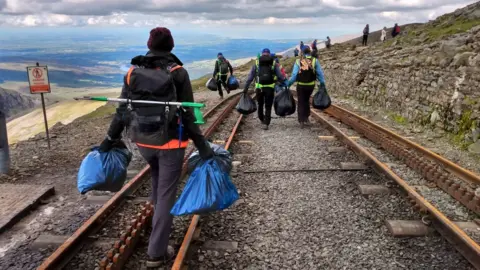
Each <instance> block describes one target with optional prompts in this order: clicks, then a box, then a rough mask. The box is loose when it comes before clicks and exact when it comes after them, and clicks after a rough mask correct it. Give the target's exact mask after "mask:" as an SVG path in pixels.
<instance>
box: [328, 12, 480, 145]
mask: <svg viewBox="0 0 480 270" xmlns="http://www.w3.org/2000/svg"><path fill="white" fill-rule="evenodd" d="M404 30H406V31H407V33H406V34H404V35H402V36H401V37H399V38H397V39H394V40H390V41H387V42H386V43H378V44H376V45H374V46H369V47H358V46H356V45H352V44H343V45H338V46H337V45H335V46H333V49H332V50H329V51H322V52H321V54H320V61H321V63H322V66H323V68H324V69H325V76H326V78H327V87H328V89H329V90H330V91H329V92H330V93H331V94H332V95H334V96H335V95H338V96H342V97H354V98H356V99H358V100H361V101H362V102H363V103H364V104H365V105H367V106H376V107H381V108H383V109H386V110H387V111H390V112H392V113H395V114H396V115H398V116H399V117H402V119H404V118H405V119H408V120H409V121H412V122H417V123H420V124H422V125H429V126H431V127H437V128H441V129H444V130H446V131H449V132H451V133H452V134H454V135H455V139H456V140H457V141H458V142H459V143H461V144H464V145H468V144H472V143H474V142H477V141H478V140H479V139H480V3H476V4H473V5H470V6H468V7H466V8H464V9H460V10H457V11H455V12H454V13H452V14H448V15H444V16H442V17H439V18H438V19H437V20H435V21H431V22H429V23H427V24H424V25H421V26H419V25H413V26H411V27H410V28H407V29H404Z"/></svg>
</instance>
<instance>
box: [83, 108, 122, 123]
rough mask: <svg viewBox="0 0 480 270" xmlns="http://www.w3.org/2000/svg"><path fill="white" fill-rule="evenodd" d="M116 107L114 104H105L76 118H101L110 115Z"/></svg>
mask: <svg viewBox="0 0 480 270" xmlns="http://www.w3.org/2000/svg"><path fill="white" fill-rule="evenodd" d="M116 109H117V106H115V105H114V104H105V105H104V106H101V107H99V108H97V109H96V110H95V111H93V112H91V113H89V114H86V115H84V116H82V117H80V118H78V120H80V121H83V120H91V119H95V118H101V117H104V116H107V115H112V114H114V113H115V111H116Z"/></svg>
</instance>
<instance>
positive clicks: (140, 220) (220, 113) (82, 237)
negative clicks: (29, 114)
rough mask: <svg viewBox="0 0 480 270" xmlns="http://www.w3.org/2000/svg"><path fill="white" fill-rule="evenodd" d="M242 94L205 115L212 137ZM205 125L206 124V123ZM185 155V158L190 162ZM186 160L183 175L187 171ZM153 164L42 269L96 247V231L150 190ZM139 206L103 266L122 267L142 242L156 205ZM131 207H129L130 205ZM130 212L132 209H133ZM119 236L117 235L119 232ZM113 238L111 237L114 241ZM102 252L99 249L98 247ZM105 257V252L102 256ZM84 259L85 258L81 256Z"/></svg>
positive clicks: (62, 263) (56, 266) (63, 263)
mask: <svg viewBox="0 0 480 270" xmlns="http://www.w3.org/2000/svg"><path fill="white" fill-rule="evenodd" d="M239 94H240V93H237V94H235V95H231V96H229V97H228V98H226V99H224V100H223V101H221V102H220V103H218V104H217V105H216V106H215V107H213V108H212V109H211V110H210V111H208V112H206V113H205V115H204V117H205V118H206V119H214V121H213V122H212V123H211V124H210V125H208V124H207V125H206V126H208V128H206V130H203V131H204V135H205V137H206V138H209V137H210V136H211V135H212V134H213V133H214V132H215V130H216V129H217V128H218V126H219V125H220V124H221V123H222V121H223V120H224V119H225V117H226V116H227V115H228V114H229V113H230V112H231V111H232V110H233V109H234V107H235V105H236V104H237V103H238V99H239ZM202 128H203V127H202ZM192 152H193V147H192V146H190V147H189V148H187V155H186V158H187V157H188V156H189V155H190V154H191V153H192ZM186 158H185V162H186ZM185 165H186V163H185V164H184V170H183V172H182V175H183V176H184V175H185V173H186V166H185ZM148 179H149V166H148V165H147V166H146V167H144V168H143V169H142V170H141V171H140V172H139V173H138V174H137V175H136V176H135V177H134V178H133V179H131V180H130V181H128V183H127V184H125V186H124V187H123V188H122V190H120V191H119V192H117V193H116V194H115V195H114V196H113V197H112V198H111V199H109V200H108V201H107V202H106V203H105V204H104V205H103V206H102V207H101V208H100V209H99V210H98V211H97V212H96V213H95V214H94V215H93V216H92V217H91V218H90V219H88V220H87V221H86V222H85V223H84V224H83V225H82V226H81V227H80V228H79V229H78V230H77V231H75V233H73V235H72V236H71V237H69V238H68V239H67V240H66V241H65V242H64V243H63V244H62V245H61V246H60V247H59V248H57V249H56V250H55V252H54V253H52V254H51V255H50V256H49V257H48V258H47V259H46V260H45V261H44V262H43V263H42V264H41V265H40V266H39V268H38V269H61V268H63V267H66V266H67V265H68V264H69V262H70V261H71V260H73V259H74V258H75V256H77V255H78V253H80V252H81V250H82V248H85V245H87V247H86V248H87V249H88V248H92V246H93V247H94V245H92V242H95V241H96V239H95V237H93V238H92V236H93V235H95V234H97V233H98V232H99V231H100V230H101V229H102V228H104V226H105V224H106V223H107V222H108V221H109V219H111V218H112V215H114V214H115V213H116V212H117V211H118V210H119V209H120V208H121V207H122V206H123V205H124V204H125V202H126V201H127V199H132V197H135V193H136V192H137V191H139V190H141V189H142V186H147V187H146V188H145V189H147V191H146V192H145V191H143V192H142V193H149V192H148V189H149V188H148V183H149V181H148ZM135 205H136V206H137V208H138V209H137V210H133V212H134V214H133V215H132V216H128V217H126V218H130V217H131V220H130V224H129V225H128V226H127V227H126V228H119V229H120V231H121V234H120V237H119V239H118V240H115V241H114V243H113V246H112V248H111V249H108V251H107V252H106V254H105V255H106V256H105V257H104V258H103V259H102V260H101V262H100V267H101V268H102V269H120V268H122V267H123V265H124V264H125V262H126V259H127V258H128V256H129V255H130V254H131V253H132V250H133V248H134V247H135V245H136V244H137V242H138V239H139V237H140V232H142V231H143V230H144V229H145V228H146V227H147V224H148V223H149V222H148V221H149V220H150V219H151V216H152V214H153V211H152V210H153V209H152V205H151V204H150V203H149V202H148V201H143V202H142V201H141V203H140V206H138V205H137V204H135ZM126 208H127V209H128V207H126ZM129 212H132V210H130V211H129ZM115 236H116V235H115ZM111 240H112V239H110V241H111ZM97 252H98V251H97ZM102 257H103V256H102ZM80 260H82V258H80Z"/></svg>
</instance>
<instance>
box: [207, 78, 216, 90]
mask: <svg viewBox="0 0 480 270" xmlns="http://www.w3.org/2000/svg"><path fill="white" fill-rule="evenodd" d="M206 86H207V88H208V89H209V90H212V91H217V90H218V87H217V82H216V81H215V79H214V78H211V79H210V80H208V82H207V85H206Z"/></svg>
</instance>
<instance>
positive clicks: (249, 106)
mask: <svg viewBox="0 0 480 270" xmlns="http://www.w3.org/2000/svg"><path fill="white" fill-rule="evenodd" d="M236 109H237V111H238V112H239V113H241V114H244V115H248V114H252V113H254V112H256V111H257V104H256V103H255V101H254V100H253V99H252V98H251V97H250V96H249V95H248V94H245V93H243V94H242V96H241V97H240V101H239V102H238V104H237V107H236Z"/></svg>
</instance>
